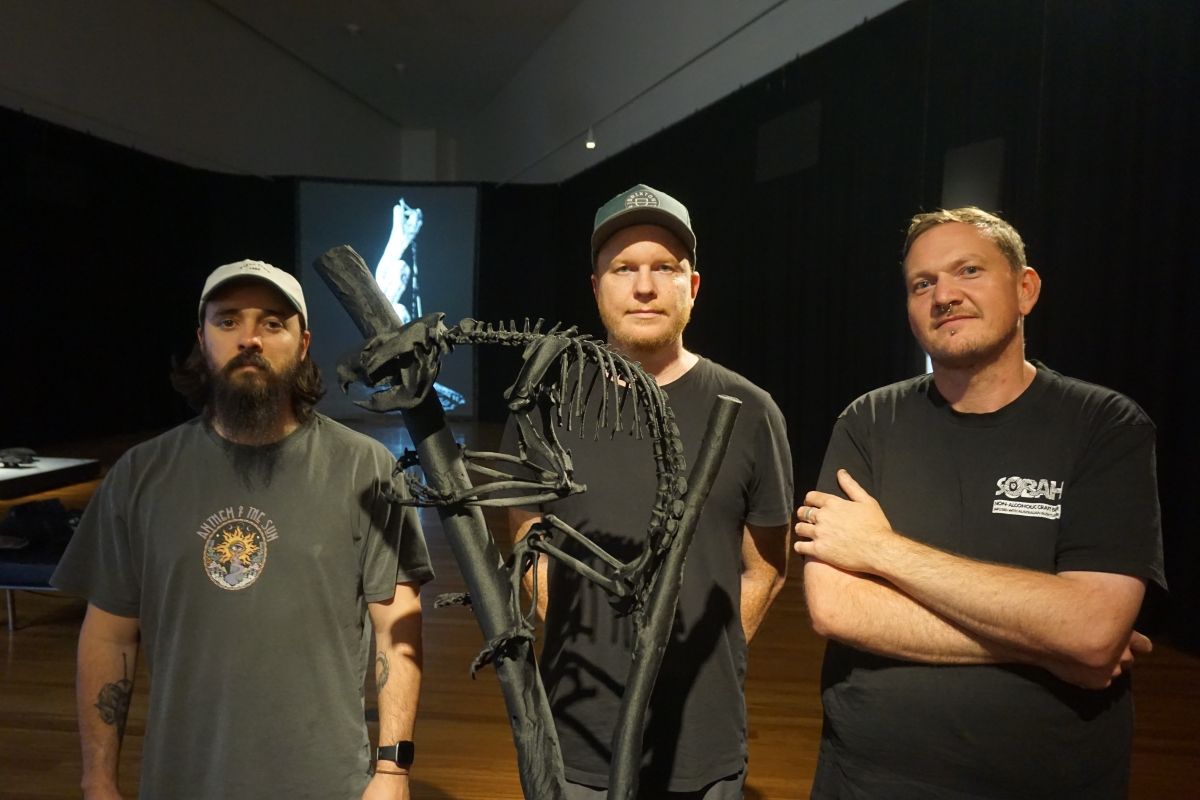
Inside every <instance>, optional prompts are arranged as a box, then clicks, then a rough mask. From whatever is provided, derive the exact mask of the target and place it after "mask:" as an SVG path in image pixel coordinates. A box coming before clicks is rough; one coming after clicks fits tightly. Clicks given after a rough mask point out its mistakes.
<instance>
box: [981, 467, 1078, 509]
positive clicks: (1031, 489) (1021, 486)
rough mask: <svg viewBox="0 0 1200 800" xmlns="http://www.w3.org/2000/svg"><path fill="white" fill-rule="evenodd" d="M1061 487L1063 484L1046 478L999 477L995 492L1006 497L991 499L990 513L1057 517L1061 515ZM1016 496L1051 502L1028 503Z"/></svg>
mask: <svg viewBox="0 0 1200 800" xmlns="http://www.w3.org/2000/svg"><path fill="white" fill-rule="evenodd" d="M1063 488H1064V485H1063V484H1061V483H1059V482H1058V481H1052V480H1047V479H1046V478H1041V479H1035V478H1021V477H1019V476H1016V475H1013V476H1012V477H1003V478H1000V479H999V480H997V481H996V494H997V495H1004V497H1005V498H1006V499H1003V500H1001V499H996V500H993V501H992V513H993V514H1014V515H1016V516H1020V517H1042V518H1044V519H1058V518H1060V517H1061V516H1062V506H1061V505H1060V504H1059V502H1058V501H1060V500H1061V498H1062V495H1063ZM1017 498H1022V499H1024V498H1028V499H1030V500H1037V499H1043V500H1050V501H1052V502H1049V503H1029V502H1023V500H1018V499H1017Z"/></svg>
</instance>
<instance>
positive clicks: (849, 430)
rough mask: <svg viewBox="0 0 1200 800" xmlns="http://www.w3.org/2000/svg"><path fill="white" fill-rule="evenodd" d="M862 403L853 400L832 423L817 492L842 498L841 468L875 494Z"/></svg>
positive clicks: (876, 490)
mask: <svg viewBox="0 0 1200 800" xmlns="http://www.w3.org/2000/svg"><path fill="white" fill-rule="evenodd" d="M861 406H862V401H861V400H859V401H857V402H855V403H854V404H853V405H851V406H850V407H849V408H847V409H846V410H845V411H843V412H842V414H841V416H839V417H838V419H837V422H835V423H834V424H833V432H832V433H831V434H830V435H829V444H828V445H827V446H826V448H825V458H824V460H823V461H822V462H821V473H820V476H819V477H818V478H817V491H818V492H825V493H827V494H836V495H838V496H839V497H845V496H846V493H845V492H843V491H842V489H841V487H840V486H838V480H837V471H838V470H839V469H844V470H846V471H847V472H849V473H850V476H851V477H852V478H854V480H856V481H857V482H858V483H859V484H860V485H861V486H862V487H863V488H864V489H866V490H867V492H868V493H870V494H871V495H872V496H878V494H879V492H878V487H877V486H876V485H875V474H874V471H873V470H872V469H871V460H870V456H869V448H868V441H869V436H868V433H867V430H866V428H865V426H864V425H863V420H862V417H861V414H862V413H863V410H862V408H861Z"/></svg>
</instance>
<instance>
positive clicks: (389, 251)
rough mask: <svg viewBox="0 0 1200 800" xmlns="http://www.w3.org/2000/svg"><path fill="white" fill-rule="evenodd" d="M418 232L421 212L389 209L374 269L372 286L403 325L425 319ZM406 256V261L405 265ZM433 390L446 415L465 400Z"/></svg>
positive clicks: (403, 206) (436, 386) (442, 389)
mask: <svg viewBox="0 0 1200 800" xmlns="http://www.w3.org/2000/svg"><path fill="white" fill-rule="evenodd" d="M420 231H421V209H419V208H412V207H411V206H409V205H408V203H406V202H404V198H403V197H401V198H400V201H399V202H398V203H396V205H395V206H394V207H393V208H392V235H391V236H390V237H388V243H387V246H386V247H384V248H383V255H382V256H380V257H379V264H378V265H376V267H375V282H376V283H378V284H379V288H380V289H382V290H383V295H384V297H386V298H387V299H388V300H390V301H392V308H394V309H396V314H397V315H398V316H399V317H400V321H401V322H404V323H408V322H410V321H411V320H414V319H420V318H421V317H423V316H424V315H425V312H424V311H422V310H421V283H420V280H419V277H418V275H417V241H416V239H417V234H418V233H419V232H420ZM406 254H408V259H409V261H405V255H406ZM410 261H411V263H409V262H410ZM433 388H434V389H435V390H436V391H437V393H438V400H440V401H441V403H442V409H443V410H445V411H453V410H455V409H457V408H460V407H461V406H462V405H463V404H464V403H465V402H466V400H467V399H466V398H465V397H463V395H462V393H461V392H457V391H455V390H454V389H451V388H450V387H449V386H446V385H444V384H442V383H440V382H438V383H435V384H434V385H433Z"/></svg>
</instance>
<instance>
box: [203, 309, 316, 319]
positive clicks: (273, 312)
mask: <svg viewBox="0 0 1200 800" xmlns="http://www.w3.org/2000/svg"><path fill="white" fill-rule="evenodd" d="M246 308H249V306H224V307H221V306H218V307H217V308H214V309H213V310H212V311H211V312H209V313H211V314H212V315H213V316H217V317H221V316H226V315H228V314H239V313H241V312H242V311H245V310H246ZM262 312H263V315H264V316H268V317H282V318H284V319H287V318H288V317H290V316H292V315H293V314H298V313H300V312H298V311H295V310H294V309H293V310H288V311H281V310H279V309H276V308H264V309H262ZM206 316H207V315H206Z"/></svg>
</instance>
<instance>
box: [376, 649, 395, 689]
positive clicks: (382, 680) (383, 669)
mask: <svg viewBox="0 0 1200 800" xmlns="http://www.w3.org/2000/svg"><path fill="white" fill-rule="evenodd" d="M391 672H392V669H391V666H390V665H389V664H388V657H387V653H379V654H378V655H377V656H375V688H376V689H382V688H383V687H384V686H386V685H387V682H388V676H389V675H390V674H391Z"/></svg>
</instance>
